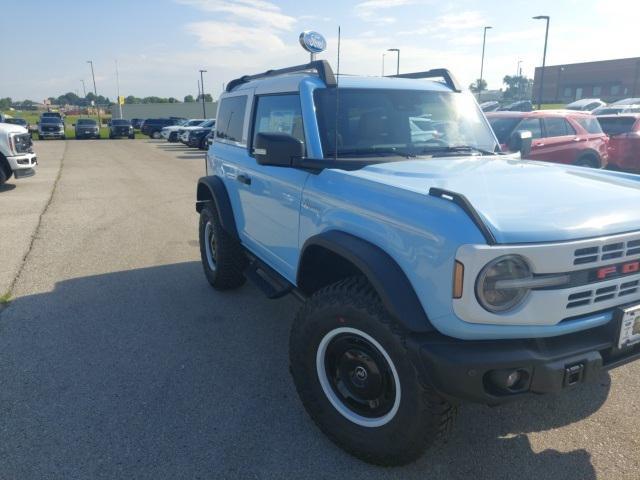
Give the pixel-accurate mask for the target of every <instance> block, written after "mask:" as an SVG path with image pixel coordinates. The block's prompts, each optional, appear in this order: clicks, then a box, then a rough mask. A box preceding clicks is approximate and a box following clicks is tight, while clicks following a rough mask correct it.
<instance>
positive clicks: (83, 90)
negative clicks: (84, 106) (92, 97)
mask: <svg viewBox="0 0 640 480" xmlns="http://www.w3.org/2000/svg"><path fill="white" fill-rule="evenodd" d="M80 81H81V82H82V92H83V93H84V98H87V87H86V86H85V84H84V80H83V79H80Z"/></svg>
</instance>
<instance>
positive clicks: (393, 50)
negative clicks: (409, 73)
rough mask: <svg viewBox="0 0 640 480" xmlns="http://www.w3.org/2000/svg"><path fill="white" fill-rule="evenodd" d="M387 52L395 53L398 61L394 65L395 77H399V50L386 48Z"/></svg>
mask: <svg viewBox="0 0 640 480" xmlns="http://www.w3.org/2000/svg"><path fill="white" fill-rule="evenodd" d="M387 52H396V53H397V54H398V61H397V63H396V75H400V49H399V48H388V49H387Z"/></svg>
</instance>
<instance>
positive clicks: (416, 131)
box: [314, 89, 496, 157]
mask: <svg viewBox="0 0 640 480" xmlns="http://www.w3.org/2000/svg"><path fill="white" fill-rule="evenodd" d="M314 100H315V105H316V111H317V115H318V124H319V130H320V136H321V142H322V150H323V152H324V155H325V157H334V156H358V155H362V156H366V155H372V154H374V155H375V154H396V155H420V154H426V155H428V154H430V153H436V152H443V151H447V150H449V149H456V148H459V147H471V148H473V149H481V150H486V151H489V152H494V151H495V149H496V141H495V138H494V136H493V133H492V132H491V129H490V128H489V125H488V124H487V122H486V120H485V118H484V116H483V115H482V113H481V111H480V109H479V108H478V106H477V105H476V103H475V101H474V100H473V97H471V96H470V95H467V94H460V93H452V92H437V91H428V90H382V89H379V90H378V89H340V91H339V93H338V115H337V118H336V89H318V90H316V91H315V93H314ZM336 126H337V134H336ZM336 146H337V152H336Z"/></svg>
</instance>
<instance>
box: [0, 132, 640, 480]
mask: <svg viewBox="0 0 640 480" xmlns="http://www.w3.org/2000/svg"><path fill="white" fill-rule="evenodd" d="M35 150H36V152H37V153H38V158H39V162H40V165H39V170H38V174H37V175H36V176H35V177H32V178H29V179H24V180H20V181H14V180H12V181H10V182H9V184H13V185H15V188H12V187H11V186H8V187H3V189H2V190H0V202H3V204H4V203H5V202H11V203H12V205H21V206H22V208H20V209H19V210H18V211H16V212H15V213H13V214H12V216H11V217H7V220H6V221H5V218H4V217H3V221H2V225H3V226H4V225H8V229H7V230H6V232H8V234H7V233H5V232H3V234H2V235H1V236H0V247H1V248H0V260H2V265H1V266H0V286H1V287H2V288H3V289H4V290H3V292H4V291H6V289H7V288H9V287H11V286H13V287H12V296H13V298H14V299H13V301H12V302H11V304H10V305H9V307H8V308H5V309H4V310H2V311H1V312H0V385H1V386H2V387H1V388H0V459H1V462H0V464H1V465H2V466H1V467H0V478H21V479H27V478H43V477H51V478H113V477H125V476H126V477H131V478H224V477H227V478H228V477H237V478H295V477H303V476H304V477H308V478H336V477H338V476H349V477H350V478H363V479H364V478H367V479H371V478H430V479H440V478H441V479H451V478H455V479H457V478H460V479H462V478H487V479H501V478H505V479H506V478H524V479H528V478H531V479H534V478H535V479H538V478H563V479H569V478H570V479H589V478H596V475H597V476H598V477H600V478H616V479H635V478H637V471H638V469H640V448H639V447H640V440H639V437H638V435H637V432H638V431H639V430H640V406H639V405H638V402H637V401H636V399H637V398H638V397H639V396H640V381H638V378H640V364H638V363H637V362H636V363H635V364H630V365H627V366H625V367H622V368H620V369H617V370H615V371H613V372H611V373H610V374H604V375H603V376H601V377H600V378H599V379H598V381H597V382H596V383H593V384H590V385H585V386H581V387H579V388H577V389H575V390H573V391H569V392H567V393H566V394H564V395H560V396H549V397H538V398H532V399H529V400H526V401H523V402H520V403H517V404H512V405H506V406H502V407H497V408H488V407H482V406H473V405H468V406H464V407H463V408H462V410H461V414H460V416H459V419H458V423H459V427H458V428H456V429H455V430H454V432H453V435H452V437H451V439H450V440H449V442H448V443H447V444H446V445H444V446H443V447H441V448H438V449H435V450H431V451H429V452H428V453H427V454H426V455H425V456H424V457H422V458H421V459H420V460H419V461H418V462H417V463H415V464H412V465H409V466H407V467H403V468H397V469H382V468H377V467H374V466H370V465H367V464H364V463H362V462H360V461H358V460H356V459H354V458H352V457H350V456H349V455H347V454H346V453H344V452H343V451H342V450H340V449H339V448H337V447H335V446H334V445H333V444H332V443H331V442H330V441H329V440H328V439H327V438H326V437H325V436H324V435H322V434H321V433H320V432H319V431H318V430H317V428H316V427H315V426H314V425H313V423H312V421H311V420H310V419H309V417H308V416H307V414H306V413H305V411H304V409H303V407H302V405H301V404H300V401H299V400H298V397H297V395H296V392H295V390H294V388H293V384H292V382H291V379H290V376H289V375H288V373H287V372H288V332H289V326H290V322H291V320H292V317H293V312H294V311H295V309H296V308H297V303H296V301H295V300H294V299H292V298H285V299H282V300H278V301H270V300H267V299H265V298H264V296H263V295H262V294H261V293H259V292H258V291H257V290H256V289H255V288H254V287H253V286H252V285H247V286H245V287H244V288H242V289H240V290H238V291H235V292H231V293H225V294H221V293H217V292H214V291H213V290H212V289H211V288H210V287H209V285H208V283H207V282H206V281H205V279H204V276H203V273H202V269H201V267H200V261H199V249H198V242H197V231H196V226H197V216H196V213H195V210H194V196H195V184H196V180H197V178H198V177H199V176H201V175H203V174H204V160H203V153H202V152H199V151H194V150H189V149H187V148H185V147H183V146H181V145H175V144H167V143H166V142H163V141H147V140H144V141H131V140H120V141H67V142H62V141H55V142H54V141H46V142H36V144H35ZM12 210H13V209H12ZM25 256H26V259H25V260H24V263H23V261H22V260H23V259H24V258H25Z"/></svg>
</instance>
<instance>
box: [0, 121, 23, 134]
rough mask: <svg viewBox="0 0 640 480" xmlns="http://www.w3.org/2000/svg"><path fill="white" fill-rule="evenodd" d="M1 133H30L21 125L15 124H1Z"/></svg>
mask: <svg viewBox="0 0 640 480" xmlns="http://www.w3.org/2000/svg"><path fill="white" fill-rule="evenodd" d="M0 132H4V133H29V131H28V130H27V129H26V128H25V127H22V126H20V125H15V124H13V123H0Z"/></svg>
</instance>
